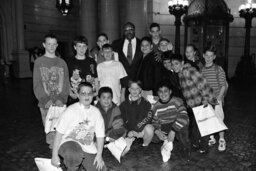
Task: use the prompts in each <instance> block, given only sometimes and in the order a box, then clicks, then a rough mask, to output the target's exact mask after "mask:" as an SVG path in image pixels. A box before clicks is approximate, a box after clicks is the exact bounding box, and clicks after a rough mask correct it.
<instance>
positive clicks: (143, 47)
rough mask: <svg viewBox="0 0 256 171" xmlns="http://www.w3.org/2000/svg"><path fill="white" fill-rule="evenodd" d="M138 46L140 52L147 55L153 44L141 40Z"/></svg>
mask: <svg viewBox="0 0 256 171" xmlns="http://www.w3.org/2000/svg"><path fill="white" fill-rule="evenodd" d="M140 48H141V51H142V53H143V54H144V55H147V54H149V53H150V52H151V51H152V49H153V45H152V44H151V43H150V42H148V41H146V40H143V41H142V42H141V45H140Z"/></svg>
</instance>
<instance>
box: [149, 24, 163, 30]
mask: <svg viewBox="0 0 256 171" xmlns="http://www.w3.org/2000/svg"><path fill="white" fill-rule="evenodd" d="M153 27H157V28H158V29H159V30H160V25H159V24H158V23H152V24H150V26H149V29H150V30H151V29H152V28H153Z"/></svg>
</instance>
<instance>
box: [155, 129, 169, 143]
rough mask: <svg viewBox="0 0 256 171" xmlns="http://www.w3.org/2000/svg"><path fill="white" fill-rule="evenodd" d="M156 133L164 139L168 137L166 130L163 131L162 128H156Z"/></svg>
mask: <svg viewBox="0 0 256 171" xmlns="http://www.w3.org/2000/svg"><path fill="white" fill-rule="evenodd" d="M155 134H156V135H157V136H158V138H159V139H160V140H162V141H164V140H166V139H167V136H166V134H167V133H166V132H163V131H161V130H156V131H155Z"/></svg>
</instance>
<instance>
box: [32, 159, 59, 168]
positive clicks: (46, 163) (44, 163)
mask: <svg viewBox="0 0 256 171" xmlns="http://www.w3.org/2000/svg"><path fill="white" fill-rule="evenodd" d="M35 163H36V166H37V168H38V170H39V171H62V169H61V168H60V167H55V166H53V165H52V164H51V159H47V158H39V157H36V158H35Z"/></svg>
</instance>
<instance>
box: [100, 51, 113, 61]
mask: <svg viewBox="0 0 256 171" xmlns="http://www.w3.org/2000/svg"><path fill="white" fill-rule="evenodd" d="M102 52H103V56H104V59H105V61H110V60H112V59H113V55H114V53H113V51H112V49H111V48H103V49H102Z"/></svg>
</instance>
